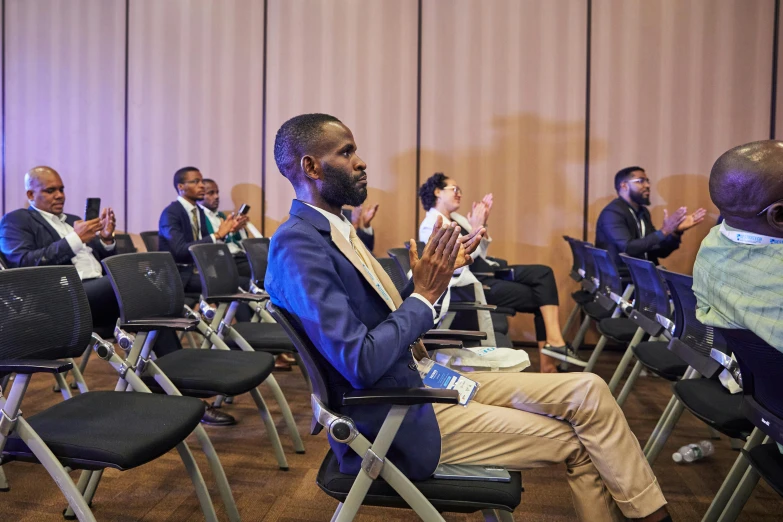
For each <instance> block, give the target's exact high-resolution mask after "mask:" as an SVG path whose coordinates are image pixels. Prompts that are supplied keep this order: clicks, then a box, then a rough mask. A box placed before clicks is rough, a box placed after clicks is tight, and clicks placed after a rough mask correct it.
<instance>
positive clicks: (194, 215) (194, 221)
mask: <svg viewBox="0 0 783 522" xmlns="http://www.w3.org/2000/svg"><path fill="white" fill-rule="evenodd" d="M190 214H191V217H190V228H191V230H192V231H193V241H198V239H199V237H198V231H199V229H200V228H201V227H199V224H198V222H199V219H198V209H197V208H196V207H193V209H192V210H191V211H190Z"/></svg>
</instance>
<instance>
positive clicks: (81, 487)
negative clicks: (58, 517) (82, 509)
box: [63, 470, 99, 520]
mask: <svg viewBox="0 0 783 522" xmlns="http://www.w3.org/2000/svg"><path fill="white" fill-rule="evenodd" d="M93 473H99V472H98V471H96V472H92V471H87V470H84V471H82V472H81V473H80V474H79V482H77V483H76V489H77V490H78V491H79V494H80V495H81V496H82V498H84V502H86V503H87V505H88V506H89V505H90V501H89V500H87V498H86V497H85V494H84V493H85V491H87V485H88V484H89V483H90V479H91V478H92V476H93ZM75 516H76V514H75V513H74V512H73V508H72V507H71V506H68V507H66V508H65V510H64V511H63V518H65V519H66V520H73V519H74V517H75Z"/></svg>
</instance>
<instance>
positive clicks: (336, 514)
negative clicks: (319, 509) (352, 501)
mask: <svg viewBox="0 0 783 522" xmlns="http://www.w3.org/2000/svg"><path fill="white" fill-rule="evenodd" d="M342 510H343V503H342V502H340V503H339V504H337V509H335V510H334V513H333V514H332V521H331V522H336V521H337V519H338V518H339V517H340V511H342Z"/></svg>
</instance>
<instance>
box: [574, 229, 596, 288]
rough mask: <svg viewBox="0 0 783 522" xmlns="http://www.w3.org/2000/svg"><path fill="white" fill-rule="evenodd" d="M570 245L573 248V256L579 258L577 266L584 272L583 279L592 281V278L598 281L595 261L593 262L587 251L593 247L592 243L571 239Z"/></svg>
mask: <svg viewBox="0 0 783 522" xmlns="http://www.w3.org/2000/svg"><path fill="white" fill-rule="evenodd" d="M571 244H572V246H573V253H574V255H575V256H577V257H578V258H579V264H580V265H581V266H582V269H583V270H584V271H585V276H584V278H585V279H587V280H588V281H590V280H592V278H596V279H598V270H597V269H596V267H595V261H593V256H592V255H591V254H590V253H589V252H588V251H587V248H588V247H592V246H593V245H592V243H588V242H587V241H580V240H578V239H573V238H572V243H571Z"/></svg>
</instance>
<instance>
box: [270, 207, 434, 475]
mask: <svg viewBox="0 0 783 522" xmlns="http://www.w3.org/2000/svg"><path fill="white" fill-rule="evenodd" d="M290 214H291V217H290V218H289V219H288V220H287V221H286V222H285V223H283V224H282V225H280V228H278V229H277V232H275V234H274V235H273V236H272V241H271V244H270V247H269V265H268V267H267V272H266V279H265V280H264V286H265V288H266V290H267V292H269V294H270V296H271V299H272V302H273V303H274V304H276V305H277V306H280V307H282V308H284V309H286V310H287V311H288V312H290V313H291V314H293V315H294V316H296V318H297V324H295V327H296V328H298V329H299V331H300V332H302V333H303V334H305V335H307V336H308V337H309V338H310V340H312V342H313V344H314V345H315V347H316V348H317V349H318V352H319V353H318V354H315V355H316V358H317V359H318V361H317V362H318V364H319V365H320V366H321V367H322V368H325V372H326V375H325V379H324V380H325V381H326V386H327V387H328V388H329V392H328V393H329V397H328V400H329V404H330V406H331V408H333V409H335V410H337V411H338V412H342V413H344V414H345V415H348V416H350V417H351V418H352V419H353V420H354V421H355V422H356V425H357V427H358V429H359V431H361V432H362V433H363V434H364V435H365V436H367V437H369V438H370V440H372V439H374V438H375V436H376V435H377V434H378V431H379V429H380V427H381V424H382V423H383V420H384V419H385V418H386V414H387V413H388V412H389V409H390V408H389V407H388V406H353V407H345V406H342V405H341V401H342V396H343V394H344V393H345V392H348V391H351V390H354V389H362V388H396V387H403V388H408V387H420V386H422V382H421V378H420V377H419V373H418V371H416V370H411V369H410V368H409V367H408V364H409V363H410V362H411V361H412V359H411V353H410V351H409V350H408V347H409V346H410V345H411V343H413V342H414V341H415V340H416V339H417V338H418V337H419V336H420V335H421V334H423V333H424V332H426V331H427V330H429V329H430V328H432V325H433V321H432V311H431V310H430V308H429V307H428V306H427V305H426V304H425V303H423V302H421V301H420V300H419V299H416V298H412V299H405V298H406V297H408V296H410V294H411V293H412V292H413V284H412V282H411V283H409V285H408V287H406V289H405V291H404V292H403V293H402V297H403V299H404V301H403V303H402V304H401V305H400V307H399V308H398V309H397V310H396V311H394V312H391V311H390V310H389V308H388V307H387V306H386V304H385V302H384V301H383V299H382V298H381V297H380V296H379V295H378V293H377V292H376V291H375V290H374V289H373V288H372V287H371V286H370V284H369V283H368V282H367V281H366V279H365V278H364V277H363V275H362V274H361V273H360V272H359V271H358V270H357V269H356V267H355V266H354V265H353V264H352V263H351V262H350V261H349V260H348V259H347V258H346V257H345V256H344V255H343V253H342V252H341V251H340V250H339V249H338V247H337V246H336V245H335V244H334V242H333V241H332V238H331V232H330V231H331V229H330V226H329V220H327V219H326V218H325V217H324V216H323V215H321V214H320V213H319V212H317V211H316V210H314V209H312V208H310V207H308V206H307V205H305V204H304V203H302V202H301V201H297V200H294V202H293V203H292V205H291V212H290ZM318 356H320V358H319V357H318ZM330 443H331V445H332V449H333V450H334V452H335V454H336V455H337V458H338V460H339V461H340V469H341V471H343V472H344V473H352V474H353V473H358V471H359V467H360V464H361V460H362V458H361V457H360V456H359V455H357V454H356V453H354V452H353V450H351V449H350V448H348V446H347V445H345V444H340V443H335V442H334V441H332V440H331V439H330ZM403 448H404V451H405V453H403ZM439 457H440V431H439V429H438V423H437V421H436V420H435V413H434V411H433V409H432V405H429V404H426V405H419V406H413V407H411V409H410V410H409V411H408V414H407V416H406V417H405V420H404V421H403V423H402V426H401V428H400V431H399V432H398V434H397V437H396V438H395V442H394V444H392V446H391V449H390V450H389V458H390V459H391V461H392V462H394V463H395V464H396V465H397V466H398V467H399V468H400V469H402V470H403V472H404V473H405V474H406V475H408V476H409V477H411V478H413V479H423V478H426V477H429V476H430V475H431V474H432V472H433V471H434V470H435V468H436V467H437V464H438V460H439Z"/></svg>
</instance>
